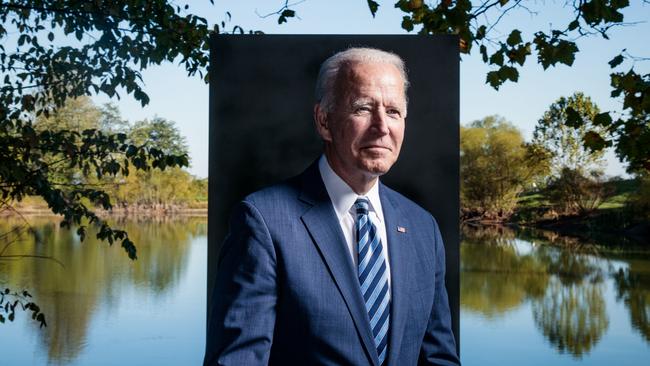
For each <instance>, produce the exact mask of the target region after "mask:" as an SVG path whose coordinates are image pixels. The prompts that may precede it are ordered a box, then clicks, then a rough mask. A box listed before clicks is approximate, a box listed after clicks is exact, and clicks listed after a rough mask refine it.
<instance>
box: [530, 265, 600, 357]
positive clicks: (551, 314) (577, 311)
mask: <svg viewBox="0 0 650 366" xmlns="http://www.w3.org/2000/svg"><path fill="white" fill-rule="evenodd" d="M532 308H533V318H534V319H535V324H536V325H537V327H538V328H539V329H540V330H541V332H542V334H544V337H545V338H546V339H547V340H548V341H549V342H550V343H551V344H552V345H554V346H555V347H556V349H557V350H558V351H559V352H560V353H564V352H569V353H570V354H572V355H573V356H575V357H581V356H583V355H584V354H585V353H588V352H589V351H590V350H591V349H592V348H593V347H594V346H595V345H596V344H597V343H598V341H599V340H600V338H601V337H602V336H603V334H604V333H605V331H606V330H607V327H608V326H609V319H608V317H607V310H606V307H605V300H604V298H603V289H602V283H581V282H573V283H570V284H564V283H562V281H561V280H560V279H559V278H558V277H553V279H552V280H551V283H550V284H549V286H548V288H547V290H546V294H545V295H544V297H543V298H541V299H539V300H537V301H535V302H533V306H532Z"/></svg>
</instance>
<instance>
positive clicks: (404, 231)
mask: <svg viewBox="0 0 650 366" xmlns="http://www.w3.org/2000/svg"><path fill="white" fill-rule="evenodd" d="M397 231H398V232H400V233H406V228H405V227H403V226H398V227H397Z"/></svg>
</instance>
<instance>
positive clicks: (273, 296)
mask: <svg viewBox="0 0 650 366" xmlns="http://www.w3.org/2000/svg"><path fill="white" fill-rule="evenodd" d="M379 195H380V199H381V202H382V207H383V211H384V219H385V224H386V233H387V240H388V253H389V260H390V270H391V315H390V328H389V340H388V342H389V343H388V356H387V360H388V364H389V365H400V366H401V365H458V364H459V363H460V362H459V360H458V357H457V355H456V346H455V341H454V338H453V334H452V331H451V321H450V313H449V305H448V301H447V292H446V290H445V282H444V279H445V253H444V247H443V243H442V239H441V236H440V231H439V230H438V225H437V224H436V222H435V220H434V219H433V217H432V216H431V215H430V214H429V213H428V212H426V211H425V210H423V209H422V208H421V207H419V206H418V205H416V204H415V203H413V202H412V201H410V200H408V199H407V198H405V197H404V196H402V195H400V194H399V193H397V192H395V191H393V190H391V189H389V188H387V187H386V186H384V185H380V186H379ZM398 226H399V227H403V228H405V229H406V232H400V231H398V230H397V227H398ZM212 299H213V300H212V307H211V309H210V311H209V317H208V341H211V342H210V343H209V344H207V345H206V355H205V361H204V364H205V365H266V364H270V365H378V357H377V351H376V349H375V346H374V343H373V338H372V334H371V329H370V322H369V320H368V314H367V312H366V309H365V306H364V303H363V299H362V295H361V290H360V288H359V281H358V277H357V273H356V270H355V268H354V265H353V263H352V259H351V258H350V252H349V250H348V248H347V246H346V244H345V239H344V236H343V232H342V231H341V228H340V225H339V222H338V219H337V217H336V214H335V212H334V208H333V206H332V204H331V201H330V199H329V196H328V194H327V191H326V189H325V186H324V184H323V181H322V179H321V176H320V172H319V170H318V164H317V163H314V164H312V165H311V166H310V167H309V168H308V169H307V170H306V171H305V172H304V173H302V174H301V175H299V176H297V177H295V178H293V179H290V180H288V181H287V182H285V183H282V184H279V185H276V186H272V187H270V188H267V189H264V190H261V191H258V192H256V193H253V194H251V195H249V196H248V197H246V198H245V199H244V200H243V201H242V202H240V203H239V204H238V205H237V206H236V207H235V209H234V212H233V214H232V217H231V221H230V229H229V233H228V236H227V237H226V239H225V241H224V244H223V246H222V249H221V251H220V255H219V263H218V269H217V277H216V280H215V287H214V292H213V297H212Z"/></svg>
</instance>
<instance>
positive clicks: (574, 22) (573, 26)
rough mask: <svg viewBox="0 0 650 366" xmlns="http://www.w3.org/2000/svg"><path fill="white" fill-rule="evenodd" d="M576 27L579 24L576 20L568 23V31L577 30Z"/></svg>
mask: <svg viewBox="0 0 650 366" xmlns="http://www.w3.org/2000/svg"><path fill="white" fill-rule="evenodd" d="M578 26H580V22H579V21H578V20H574V21H572V22H571V23H569V30H570V31H572V30H575V29H576V28H578Z"/></svg>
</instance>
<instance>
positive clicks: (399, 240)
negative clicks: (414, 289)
mask: <svg viewBox="0 0 650 366" xmlns="http://www.w3.org/2000/svg"><path fill="white" fill-rule="evenodd" d="M379 197H380V199H381V205H382V210H383V212H384V220H385V224H386V239H387V241H388V257H389V258H388V259H389V261H390V276H391V314H390V328H389V338H388V342H389V343H388V365H397V364H398V357H399V350H400V346H401V344H402V336H403V335H404V327H405V325H406V317H407V315H408V314H407V312H408V306H407V305H408V296H409V295H408V294H409V293H410V292H411V284H412V282H413V281H414V280H415V276H414V275H413V274H412V273H411V272H412V266H410V265H409V263H410V262H411V250H412V247H411V245H408V240H409V235H410V234H409V233H408V229H409V227H408V221H406V217H407V216H406V213H403V212H401V211H400V209H399V206H398V205H397V202H394V200H391V197H390V196H389V195H388V192H387V191H386V187H385V186H384V185H383V184H380V186H379ZM398 227H401V228H405V232H402V230H400V231H398Z"/></svg>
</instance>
